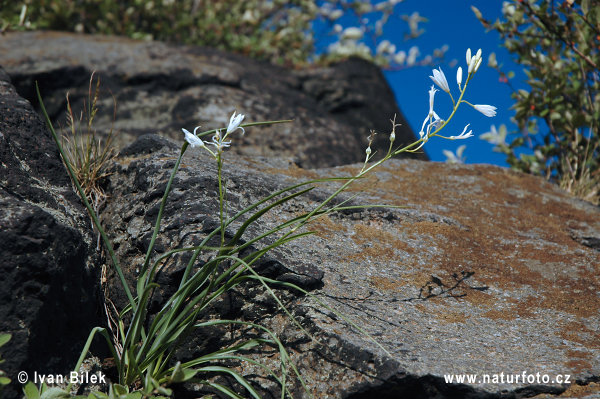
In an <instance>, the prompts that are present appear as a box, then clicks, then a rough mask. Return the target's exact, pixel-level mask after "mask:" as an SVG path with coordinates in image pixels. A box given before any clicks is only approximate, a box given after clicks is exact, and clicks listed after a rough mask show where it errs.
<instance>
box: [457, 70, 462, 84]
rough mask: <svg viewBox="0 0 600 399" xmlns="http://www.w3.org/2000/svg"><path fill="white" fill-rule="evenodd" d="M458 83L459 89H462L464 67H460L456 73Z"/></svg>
mask: <svg viewBox="0 0 600 399" xmlns="http://www.w3.org/2000/svg"><path fill="white" fill-rule="evenodd" d="M456 83H458V88H459V89H460V84H461V83H462V67H458V70H457V71H456Z"/></svg>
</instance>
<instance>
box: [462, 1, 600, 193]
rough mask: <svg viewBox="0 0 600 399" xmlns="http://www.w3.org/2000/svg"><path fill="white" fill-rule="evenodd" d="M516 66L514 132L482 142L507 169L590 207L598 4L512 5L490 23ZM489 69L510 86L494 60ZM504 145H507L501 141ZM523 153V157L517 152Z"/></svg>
mask: <svg viewBox="0 0 600 399" xmlns="http://www.w3.org/2000/svg"><path fill="white" fill-rule="evenodd" d="M474 11H475V14H476V15H477V17H478V18H479V20H480V21H481V22H482V23H483V25H484V26H485V27H487V28H488V29H493V30H496V31H497V32H498V33H499V34H500V35H501V37H502V39H503V40H504V44H503V45H504V47H506V48H507V49H508V50H509V51H510V52H511V53H512V54H513V55H514V56H515V58H516V62H517V63H518V64H520V65H522V66H523V68H524V72H525V74H526V76H527V84H528V86H529V87H528V90H525V89H519V90H513V98H514V100H515V104H514V106H513V109H514V110H515V111H516V115H515V118H514V119H515V122H516V124H517V126H518V128H519V131H517V132H514V133H512V134H508V132H507V129H506V126H500V129H499V130H498V131H496V130H495V129H493V130H492V132H491V133H489V134H488V135H486V136H485V137H484V138H485V139H487V140H488V141H490V142H491V143H493V144H494V145H495V146H496V147H495V150H496V151H500V152H503V153H504V154H506V156H507V161H508V163H509V164H510V165H511V166H512V167H513V168H515V169H518V170H521V171H524V172H528V173H532V174H539V175H543V176H545V177H546V178H548V179H550V180H553V181H556V182H557V183H559V184H560V185H561V187H563V188H565V189H567V190H568V191H570V192H572V193H573V194H574V195H576V196H578V197H580V198H584V199H586V200H589V201H592V202H595V203H598V200H599V194H600V170H599V165H600V161H599V159H600V158H599V156H600V137H599V131H598V129H599V128H598V126H599V124H600V96H599V95H598V93H599V91H600V69H599V65H600V2H598V1H590V0H582V1H574V0H567V1H562V2H559V1H555V0H542V1H538V0H517V1H513V2H511V3H509V2H505V3H504V4H503V10H502V11H503V16H504V20H496V21H495V22H493V23H491V22H490V21H487V20H486V19H485V18H484V17H483V16H482V15H481V13H480V12H479V11H478V10H476V9H474ZM489 65H490V66H492V67H494V68H496V69H497V70H498V72H499V73H500V78H501V79H504V80H505V81H506V82H507V83H508V84H509V85H511V87H512V83H511V81H510V79H511V78H512V77H513V76H514V74H512V73H508V74H505V73H504V72H503V71H502V65H499V64H498V63H497V61H496V59H495V57H490V60H489ZM507 138H508V139H509V140H508V142H507V140H506V139H507ZM524 150H525V151H524Z"/></svg>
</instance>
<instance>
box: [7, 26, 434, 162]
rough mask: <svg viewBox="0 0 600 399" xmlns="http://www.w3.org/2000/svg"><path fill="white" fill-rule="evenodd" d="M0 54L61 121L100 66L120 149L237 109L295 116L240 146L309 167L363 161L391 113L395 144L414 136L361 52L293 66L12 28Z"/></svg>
mask: <svg viewBox="0 0 600 399" xmlns="http://www.w3.org/2000/svg"><path fill="white" fill-rule="evenodd" d="M0 54H2V64H3V66H4V68H5V69H6V70H7V72H8V74H9V75H10V76H11V79H12V80H13V82H14V85H15V86H16V87H17V90H18V92H19V93H20V94H21V95H22V96H23V97H25V98H27V99H29V100H30V101H32V102H33V103H35V95H34V91H33V87H34V82H35V81H36V80H37V81H39V83H40V86H41V89H42V93H43V95H44V98H45V103H46V107H47V108H48V110H49V113H50V115H51V117H52V118H53V119H54V120H55V121H57V122H60V123H61V124H62V125H63V126H64V125H65V121H64V113H65V109H66V107H65V105H66V104H65V94H66V92H67V91H70V99H71V101H72V103H73V105H74V107H75V108H81V104H82V102H83V100H84V99H85V98H86V96H87V92H88V81H89V77H90V73H91V71H93V70H95V71H97V73H98V74H99V76H100V77H101V79H102V81H103V85H102V87H103V88H104V89H106V90H109V91H110V93H112V94H113V95H114V97H115V99H116V103H117V108H118V111H117V117H116V121H115V123H114V128H115V130H116V131H118V134H117V142H118V143H119V145H120V146H121V147H122V146H125V145H128V144H131V142H133V141H134V138H136V137H139V136H140V135H143V134H148V133H160V134H162V135H164V136H167V137H171V138H175V139H176V140H182V138H183V134H182V132H181V128H183V127H185V128H187V129H188V130H190V131H191V130H192V129H193V128H194V127H195V126H197V125H202V126H203V127H205V128H206V129H207V130H208V129H211V128H219V127H223V126H224V125H226V123H227V122H228V120H229V115H230V114H231V113H232V112H233V110H234V109H237V111H238V112H241V113H243V114H246V115H247V116H248V118H247V121H248V122H250V121H263V120H276V119H294V124H288V125H280V126H275V127H266V128H261V129H260V130H258V128H252V129H248V133H249V134H248V135H245V136H244V137H243V138H242V139H241V141H242V142H243V144H244V145H242V146H237V147H236V148H234V149H233V150H234V151H237V152H239V153H242V154H245V155H252V156H286V157H292V158H293V160H294V162H295V163H296V164H297V165H299V166H302V167H304V168H314V167H323V166H336V165H342V164H349V163H353V162H360V161H362V159H363V158H364V156H365V155H364V154H365V148H366V146H367V136H369V132H370V130H371V129H374V130H376V131H379V132H386V133H387V132H389V129H390V127H391V125H390V123H389V120H390V119H391V118H393V116H394V114H397V122H398V123H401V124H402V126H401V127H400V128H398V129H397V132H396V134H397V142H398V143H401V142H407V143H408V142H412V141H413V140H414V135H413V133H412V131H411V129H410V127H409V126H408V124H407V123H406V121H405V120H404V118H403V116H402V113H401V112H400V110H399V109H398V106H397V105H396V101H395V99H394V95H393V93H392V91H391V90H390V88H389V86H388V84H387V82H386V81H385V77H384V76H383V74H382V73H381V71H380V70H379V69H378V68H377V67H376V66H374V65H372V64H370V63H368V62H366V61H363V60H360V59H353V60H349V61H347V62H344V63H340V64H338V65H334V66H332V67H328V68H317V69H312V70H300V71H289V70H286V69H283V68H280V67H276V66H273V65H270V64H266V63H261V62H258V61H254V60H250V59H248V58H245V57H242V56H239V55H234V54H228V53H224V52H222V51H219V50H215V49H210V48H201V47H190V46H176V45H168V44H165V43H161V42H140V41H133V40H130V39H125V38H122V37H105V36H85V35H76V34H69V33H58V32H15V33H7V34H5V35H4V36H3V37H2V40H1V41H0ZM101 100H102V101H101V103H100V105H101V107H102V108H103V110H104V112H103V113H100V114H99V115H98V117H97V118H96V124H95V126H96V128H97V129H98V130H99V131H101V132H102V131H104V132H107V131H109V130H110V128H111V126H112V116H113V103H112V101H113V99H112V97H111V95H110V94H109V93H106V92H105V93H104V96H103V97H102V99H101ZM250 133H252V134H250ZM388 144H389V141H388V138H387V135H386V134H380V135H379V136H378V137H377V139H376V141H375V143H374V146H373V150H374V151H379V153H380V154H381V153H384V152H385V151H387V146H388ZM411 156H412V157H417V158H420V159H426V156H425V155H424V154H415V155H411Z"/></svg>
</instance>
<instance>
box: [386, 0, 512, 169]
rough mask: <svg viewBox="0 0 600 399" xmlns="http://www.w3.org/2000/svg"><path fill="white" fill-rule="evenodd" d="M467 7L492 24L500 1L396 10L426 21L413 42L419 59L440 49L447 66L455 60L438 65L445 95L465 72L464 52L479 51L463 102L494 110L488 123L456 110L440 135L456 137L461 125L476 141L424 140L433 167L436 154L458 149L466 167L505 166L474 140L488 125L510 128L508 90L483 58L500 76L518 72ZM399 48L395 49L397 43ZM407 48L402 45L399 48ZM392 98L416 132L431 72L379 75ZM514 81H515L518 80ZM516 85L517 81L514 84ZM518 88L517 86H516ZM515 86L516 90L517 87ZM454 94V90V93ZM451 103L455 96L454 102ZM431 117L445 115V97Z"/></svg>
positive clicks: (447, 0)
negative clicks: (500, 68) (492, 61)
mask: <svg viewBox="0 0 600 399" xmlns="http://www.w3.org/2000/svg"><path fill="white" fill-rule="evenodd" d="M471 5H474V6H475V7H477V8H478V9H479V10H480V11H481V12H482V14H483V16H484V17H485V18H486V19H488V20H492V21H493V20H495V19H496V18H498V17H500V16H501V8H502V1H500V0H427V1H420V2H419V1H414V0H408V1H406V2H405V3H403V4H402V6H403V7H406V9H407V12H408V10H410V9H411V8H410V7H412V9H414V10H416V11H419V13H420V14H421V15H422V16H424V17H426V18H427V19H428V20H429V21H428V22H427V23H424V24H423V25H422V26H423V28H424V29H425V33H424V34H423V35H422V36H421V37H420V38H418V39H416V40H415V44H418V46H419V48H420V50H421V52H422V53H431V51H432V50H433V49H434V48H437V47H441V46H442V45H444V44H447V45H448V46H449V49H448V52H447V58H446V59H447V60H448V61H450V60H452V59H456V60H457V61H458V64H457V65H456V66H455V67H453V68H450V67H449V66H448V65H443V64H442V65H440V66H441V68H442V70H443V71H444V73H445V74H446V77H447V79H448V83H449V85H450V88H451V90H453V89H455V88H456V69H457V68H458V66H462V67H463V70H465V69H466V68H465V65H466V60H465V52H466V49H467V48H469V47H470V48H471V49H472V51H477V49H479V48H481V49H482V52H483V62H482V64H481V67H480V69H479V71H478V72H477V74H476V75H475V77H474V79H473V80H472V81H471V82H470V83H469V86H468V88H467V92H466V94H465V99H466V100H468V101H470V102H471V103H473V104H490V105H494V106H496V107H497V108H498V110H497V115H496V117H493V118H488V117H486V116H484V115H483V114H481V113H479V112H478V111H476V110H474V109H473V108H471V107H470V106H468V105H465V104H463V105H461V108H460V109H459V110H458V112H457V114H456V115H455V117H454V118H453V119H452V121H451V123H450V124H449V126H448V127H447V128H446V129H447V130H446V131H445V133H446V135H457V134H459V133H460V132H461V131H462V130H463V128H464V126H465V125H466V124H467V123H470V124H471V126H470V129H471V128H472V129H473V133H474V134H475V136H476V137H473V138H470V139H468V140H458V141H449V140H443V139H436V140H430V141H429V142H428V143H427V144H426V145H425V147H424V148H425V152H426V153H427V155H428V156H429V157H430V158H431V159H432V160H434V161H444V160H445V159H446V157H445V156H444V155H443V152H442V150H443V149H448V150H452V151H454V150H456V148H457V147H458V146H459V145H461V144H466V145H467V148H466V150H465V152H464V153H463V156H465V157H466V163H491V164H496V165H502V166H507V164H506V162H505V156H504V155H503V154H500V153H497V152H493V151H492V145H491V144H489V143H487V142H486V141H483V140H481V139H479V137H478V136H479V135H480V134H482V133H485V132H487V131H489V130H490V125H491V124H495V125H496V127H498V126H499V125H500V124H502V123H504V124H506V125H507V127H508V128H509V131H511V130H514V128H515V126H514V125H513V124H512V123H511V122H510V117H511V116H513V115H514V111H513V110H511V109H509V108H510V107H511V106H512V104H513V100H512V99H511V97H510V93H511V92H510V89H509V88H508V86H507V85H506V84H505V83H501V82H500V81H499V79H498V73H497V72H496V71H495V70H494V69H492V68H490V67H488V66H487V58H488V55H489V54H490V53H491V52H495V53H496V56H497V60H498V63H501V64H504V70H505V71H508V70H509V69H511V70H515V72H516V71H518V70H520V69H521V68H520V67H519V66H517V65H515V64H514V63H513V62H512V61H511V56H510V54H509V53H508V52H507V51H506V50H505V49H504V48H503V47H501V46H500V44H501V41H500V37H499V35H498V34H497V33H496V32H495V31H490V32H487V33H486V31H485V29H484V27H483V26H482V25H481V23H480V22H479V21H478V20H477V18H476V17H475V15H474V14H473V12H472V11H471ZM398 28H400V29H393V27H392V29H390V30H389V32H386V37H387V35H389V36H390V40H391V39H393V37H394V36H395V35H398V37H402V36H401V33H400V32H397V33H395V32H394V30H396V31H398V30H402V29H403V27H398ZM398 44H399V45H400V44H401V43H398ZM406 45H410V42H409V43H405V44H404V46H406ZM385 75H386V77H387V79H388V81H389V83H390V85H391V87H392V89H393V91H394V93H395V95H396V101H397V102H398V105H399V107H400V109H401V110H402V112H403V113H404V115H405V117H406V118H407V119H408V121H409V123H410V125H411V127H412V128H413V131H415V132H418V131H419V130H420V128H421V124H422V123H423V118H424V117H425V115H426V114H427V112H428V110H429V103H428V101H429V95H428V89H429V87H430V86H431V84H432V81H431V79H430V78H429V75H431V68H429V67H417V68H412V69H407V70H402V71H398V72H386V73H385ZM517 76H520V74H518V75H517ZM516 80H518V78H517V79H516ZM516 83H517V85H518V83H519V82H518V81H517V82H516ZM518 86H521V85H518ZM453 93H458V89H457V88H456V92H453ZM455 97H456V96H455ZM435 109H436V112H437V113H438V114H439V115H440V117H441V118H443V119H445V118H444V115H448V114H449V112H450V110H451V102H450V98H449V96H448V95H446V94H445V93H443V92H441V91H440V92H438V93H437V94H436V106H435Z"/></svg>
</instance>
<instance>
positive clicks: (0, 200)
mask: <svg viewBox="0 0 600 399" xmlns="http://www.w3.org/2000/svg"><path fill="white" fill-rule="evenodd" d="M93 254H94V246H93V243H92V232H91V226H90V222H89V219H88V217H87V214H86V212H85V209H84V208H83V206H82V205H81V203H80V201H79V198H78V197H77V196H76V195H75V193H74V192H73V189H72V188H71V182H70V180H69V177H68V175H67V173H66V170H65V169H64V167H63V165H62V163H61V161H60V158H59V155H58V151H57V149H56V146H55V144H54V141H53V140H52V137H51V135H50V133H49V132H48V130H47V129H46V126H45V124H44V123H43V122H42V120H41V119H40V117H39V116H38V115H37V114H36V113H35V111H34V110H33V108H32V106H31V105H30V104H29V102H28V101H26V100H24V99H23V98H21V97H19V96H18V95H17V94H16V92H15V89H14V87H13V86H12V85H11V84H10V80H9V78H8V75H7V74H6V72H5V71H4V70H2V69H1V68H0V275H1V276H2V278H1V279H0V314H1V315H2V316H1V317H0V332H2V333H10V334H12V339H11V341H10V343H9V344H8V345H5V346H4V347H2V348H1V350H2V358H3V359H6V362H5V363H3V364H2V365H0V368H1V369H2V370H4V371H5V372H6V373H7V375H8V376H9V377H10V378H11V379H12V381H13V383H12V384H11V385H10V386H9V387H7V388H5V390H4V391H3V394H4V395H5V397H6V398H16V397H20V395H21V388H20V386H19V384H18V383H17V378H16V376H17V372H19V371H26V372H28V373H29V375H30V376H33V374H32V373H33V372H34V371H35V372H38V373H40V374H48V373H65V372H67V371H69V369H72V367H74V366H75V363H76V361H77V358H78V356H79V353H80V351H81V349H83V344H84V343H85V340H86V339H87V335H88V334H89V332H90V330H91V328H92V327H94V326H95V325H97V324H99V323H100V322H101V321H100V320H101V318H100V317H99V311H100V307H99V303H100V302H99V296H98V295H97V294H98V286H99V268H98V267H99V265H97V266H94V265H93V262H94V261H97V259H94V257H93Z"/></svg>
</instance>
